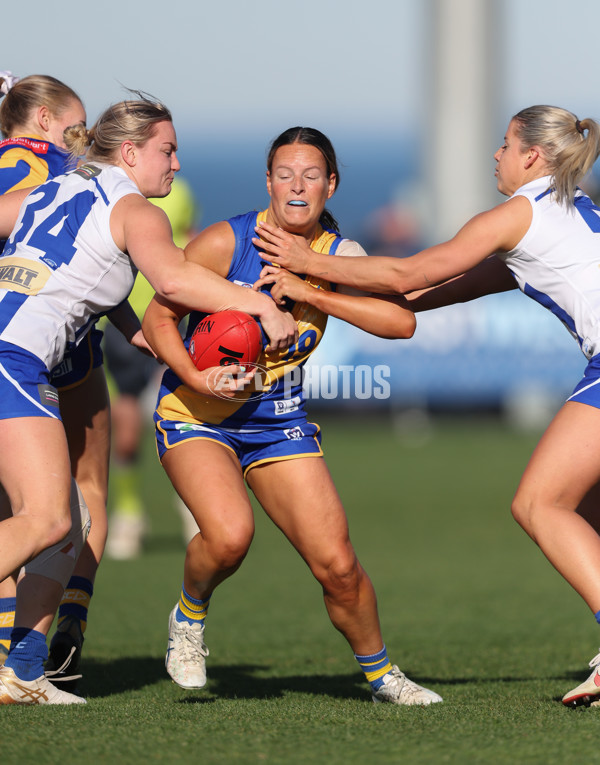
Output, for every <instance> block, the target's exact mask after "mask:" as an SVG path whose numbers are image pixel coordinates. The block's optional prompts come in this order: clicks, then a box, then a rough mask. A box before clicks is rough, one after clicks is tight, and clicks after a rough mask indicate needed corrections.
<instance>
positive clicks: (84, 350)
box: [50, 327, 104, 390]
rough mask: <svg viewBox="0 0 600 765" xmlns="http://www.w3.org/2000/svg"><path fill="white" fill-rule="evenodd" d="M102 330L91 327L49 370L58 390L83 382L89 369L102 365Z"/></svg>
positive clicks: (73, 386) (87, 375)
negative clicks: (58, 362)
mask: <svg viewBox="0 0 600 765" xmlns="http://www.w3.org/2000/svg"><path fill="white" fill-rule="evenodd" d="M101 340H102V332H101V331H100V330H99V329H96V327H92V328H91V329H90V331H89V332H88V333H87V335H86V336H85V337H84V338H82V340H81V342H80V343H79V344H78V345H77V346H76V347H75V348H73V349H72V350H70V351H67V353H65V355H64V357H63V360H62V361H61V362H60V364H57V365H56V366H55V367H54V369H52V371H51V372H50V380H51V381H52V384H53V385H55V386H56V387H57V388H58V389H59V390H68V389H69V388H76V387H77V386H78V385H81V383H82V382H85V380H87V378H88V377H89V375H90V373H91V371H92V370H93V369H96V368H97V367H100V366H102V362H103V361H104V357H103V355H102V347H101V345H100V342H101Z"/></svg>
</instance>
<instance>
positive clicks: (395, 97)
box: [0, 0, 600, 426]
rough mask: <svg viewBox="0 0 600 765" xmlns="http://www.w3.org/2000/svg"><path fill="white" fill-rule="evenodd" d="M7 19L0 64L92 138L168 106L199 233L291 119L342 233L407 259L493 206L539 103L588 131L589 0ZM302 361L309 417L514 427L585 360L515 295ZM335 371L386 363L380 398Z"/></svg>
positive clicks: (466, 0) (325, 1) (257, 176)
mask: <svg viewBox="0 0 600 765" xmlns="http://www.w3.org/2000/svg"><path fill="white" fill-rule="evenodd" d="M11 13H12V17H11V16H10V15H9V12H8V11H7V10H5V12H4V14H3V24H4V30H5V33H4V35H3V44H2V55H1V58H0V68H2V69H8V70H11V71H12V72H13V73H14V74H16V75H19V76H24V75H27V74H34V73H43V74H52V75H54V76H56V77H58V78H60V79H62V80H64V81H65V82H66V83H68V84H69V85H71V86H72V87H73V88H74V89H75V90H76V91H77V92H78V93H79V94H80V95H81V97H82V98H83V101H84V103H85V105H86V108H87V112H88V122H89V124H91V123H93V121H94V120H95V118H96V117H97V116H98V114H99V113H100V112H101V111H102V110H103V109H104V108H105V107H106V106H108V105H109V104H110V103H112V102H115V101H119V100H122V99H123V98H125V97H127V91H126V90H125V88H133V89H139V90H142V91H145V92H148V93H150V94H152V95H154V96H156V97H157V98H160V99H161V100H163V101H164V102H165V103H167V105H168V106H169V107H170V108H171V110H172V112H173V115H174V120H175V125H176V128H177V131H178V138H179V143H180V151H179V156H180V160H181V163H182V172H181V175H182V176H184V177H185V179H186V180H187V181H188V183H189V185H190V186H191V188H192V190H193V193H194V196H195V198H196V202H197V210H198V213H197V220H196V227H204V226H206V225H208V224H210V223H212V222H214V221H216V220H220V219H222V218H226V217H229V216H231V215H234V214H238V213H241V212H245V211H247V210H248V209H253V208H257V209H259V208H262V207H264V206H266V204H267V195H266V190H265V177H264V173H265V155H266V149H267V146H268V143H269V142H270V140H271V139H272V138H273V137H275V136H276V135H278V134H279V133H280V132H281V131H282V130H284V129H286V128H287V127H290V126H292V125H299V124H303V125H310V126H313V127H317V128H319V129H320V130H322V131H323V132H325V133H326V134H327V135H328V136H329V137H330V138H331V139H332V141H333V143H334V145H335V147H336V150H337V152H338V157H339V161H340V164H341V185H340V188H339V190H338V192H337V193H336V195H335V197H334V198H333V200H332V201H331V204H330V209H331V210H332V212H333V213H334V215H335V216H336V217H337V219H338V221H339V222H340V224H341V230H342V233H343V234H344V235H345V236H347V237H350V238H356V239H358V240H359V241H360V242H361V243H362V244H363V245H364V246H365V248H366V249H367V250H368V252H370V253H384V254H387V255H390V256H392V257H401V256H405V255H406V254H410V253H412V252H415V251H416V250H418V249H419V248H421V247H422V246H423V245H426V244H431V243H434V242H435V241H439V240H440V239H443V238H447V237H449V236H451V235H452V234H453V233H454V232H455V231H456V230H457V228H458V227H459V226H460V225H461V224H462V223H463V222H465V221H466V219H467V218H468V217H469V216H470V215H471V214H473V213H475V212H477V211H479V210H482V209H484V208H486V207H490V206H492V205H494V204H496V203H498V202H499V201H501V197H500V196H499V194H498V193H497V192H496V191H495V179H494V160H493V154H494V152H495V150H496V149H497V148H498V146H500V145H501V143H502V140H503V136H504V132H505V130H506V127H507V124H508V122H509V120H510V117H511V116H512V115H513V114H514V113H515V112H516V111H518V110H519V109H521V108H523V107H525V106H529V105H531V104H534V103H552V104H556V105H560V106H563V107H566V108H568V109H570V110H572V111H573V112H575V113H576V114H577V116H578V117H580V118H584V117H600V104H598V94H597V88H596V87H595V85H596V77H595V72H596V69H597V59H596V45H597V37H598V29H600V5H599V4H598V3H597V0H580V2H578V3H577V4H575V5H573V4H571V5H569V6H567V5H565V3H564V2H563V0H371V2H369V3H366V2H364V0H344V2H341V0H304V2H303V3H300V4H286V3H281V2H278V1H277V0H254V1H253V2H251V3H250V2H247V0H227V2H212V3H208V2H203V1H200V2H197V3H189V2H188V1H187V0H185V2H184V0H171V2H169V3H164V2H162V1H159V0H143V1H142V0H120V1H119V2H116V1H115V0H105V2H104V3H103V4H102V5H101V6H100V5H99V6H85V7H84V6H76V7H71V8H69V9H68V10H63V9H62V8H61V10H58V11H57V10H56V9H55V8H53V7H51V6H50V5H49V4H48V3H44V2H42V1H41V0H31V1H30V2H29V3H28V4H27V8H26V17H27V20H26V21H27V23H26V24H24V23H23V21H24V20H23V14H24V13H25V11H23V10H22V9H21V10H20V11H19V12H18V13H17V11H16V10H14V9H13V10H12V11H11ZM13 23H14V28H15V32H14V34H13V33H11V31H10V30H11V25H12V24H13ZM589 184H590V188H594V186H595V178H594V177H591V178H590V179H589ZM313 364H314V365H317V366H318V367H319V370H320V371H319V372H318V373H317V374H318V375H320V377H319V380H318V383H319V384H318V385H317V386H316V388H315V389H313V391H312V395H311V391H310V390H309V395H311V397H312V398H313V399H314V405H315V406H317V407H318V406H320V405H323V406H326V407H327V408H328V409H332V408H336V407H337V408H339V407H342V408H343V407H346V406H347V407H354V408H356V407H358V406H360V407H365V406H369V407H371V406H376V407H378V408H379V409H380V410H383V411H386V410H390V411H392V412H393V413H394V414H395V415H398V414H399V415H402V414H403V413H406V412H409V413H410V412H430V411H442V410H443V411H446V410H458V411H499V412H502V413H504V414H506V415H507V416H508V417H509V418H513V419H514V420H515V421H516V422H518V423H520V424H521V425H524V426H527V424H528V423H529V422H530V421H531V422H533V423H534V424H539V422H540V421H542V420H544V418H546V417H547V416H548V413H549V412H551V411H552V410H553V409H554V408H555V407H557V406H558V404H559V403H560V401H561V400H562V398H564V396H565V395H566V394H568V392H570V390H571V388H572V386H573V385H574V383H575V382H576V380H577V379H578V375H579V374H580V372H581V370H582V369H583V367H584V359H583V356H581V354H580V352H579V350H578V348H577V347H576V344H575V343H574V342H573V341H572V339H571V338H570V337H569V335H568V334H567V332H566V331H565V330H564V329H563V328H562V327H561V326H559V325H558V323H557V322H556V319H554V318H553V317H552V316H550V315H549V314H547V313H546V312H545V311H544V310H543V309H542V308H540V307H539V306H537V305H535V304H533V302H532V301H529V300H527V299H526V298H524V297H523V296H521V295H520V294H519V293H514V294H512V293H511V294H504V295H499V296H493V297H488V298H484V299H482V300H479V301H476V302H474V303H472V304H469V305H466V306H457V307H451V308H447V309H442V310H439V311H436V312H432V313H431V314H423V315H421V316H419V326H418V329H417V332H416V334H415V337H414V338H413V339H412V340H410V341H396V342H392V341H382V340H377V339H375V338H372V337H370V336H367V335H365V334H364V333H362V332H360V331H359V330H356V329H353V328H351V327H349V326H347V325H343V324H341V323H339V322H336V321H332V322H331V325H330V328H329V331H328V334H327V335H326V338H325V341H324V343H323V344H322V345H321V348H320V349H319V351H318V354H316V355H315V358H314V361H313ZM324 365H329V367H328V370H327V371H326V373H323V371H322V370H323V367H324ZM332 365H333V367H334V368H335V370H337V372H336V371H335V370H334V371H332V369H331V366H332ZM344 365H345V366H350V367H352V369H353V370H356V369H357V368H358V367H362V366H363V365H367V367H368V368H369V369H374V368H376V367H377V368H384V372H383V373H382V374H384V376H385V379H386V382H387V384H388V385H387V389H386V390H387V395H382V396H380V397H376V396H375V395H368V394H369V390H368V383H367V382H365V380H364V379H362V380H358V378H353V379H351V380H350V383H349V384H346V385H345V386H344V385H342V383H343V380H342V377H339V378H338V379H337V380H336V379H334V378H333V377H332V375H334V374H339V375H341V374H342V373H341V372H340V371H339V370H340V367H341V366H344ZM385 369H388V370H389V372H385ZM323 374H325V375H326V379H325V378H324V377H323ZM346 374H347V375H348V373H346ZM352 374H355V373H354V372H353V373H352ZM314 379H316V378H314ZM348 379H350V378H348V376H346V383H348ZM357 380H358V381H357ZM313 381H314V380H313ZM370 384H371V385H373V380H371V383H370ZM365 386H366V387H365ZM324 392H325V394H324Z"/></svg>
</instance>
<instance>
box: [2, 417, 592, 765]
mask: <svg viewBox="0 0 600 765" xmlns="http://www.w3.org/2000/svg"><path fill="white" fill-rule="evenodd" d="M321 420H323V418H321ZM322 424H323V430H324V444H323V445H324V448H325V451H326V455H327V458H328V463H329V465H330V468H331V471H332V473H333V475H334V478H335V479H336V482H337V484H338V488H339V490H340V493H341V495H342V498H343V499H344V502H345V504H346V507H347V511H348V515H349V517H350V525H351V530H352V537H353V540H354V543H355V546H356V548H357V550H358V553H359V557H360V559H361V561H362V563H363V565H364V566H365V568H366V569H367V571H368V572H369V573H370V575H371V578H372V580H373V582H374V584H375V587H376V589H377V592H378V597H379V608H380V614H381V620H382V624H383V628H384V637H385V640H386V643H387V645H388V649H389V653H390V658H391V659H392V661H394V662H395V663H398V664H399V665H400V666H401V668H402V669H404V670H405V671H406V672H407V674H409V676H410V677H412V678H413V679H415V680H416V681H418V682H421V683H423V684H425V685H427V686H429V687H431V688H433V689H434V690H436V691H438V692H439V693H441V695H442V696H443V697H444V702H445V703H444V704H440V705H436V706H434V707H431V708H400V707H395V706H392V705H381V704H380V705H374V704H373V703H372V702H371V699H370V694H369V692H368V688H367V686H366V684H365V682H364V681H363V680H362V678H361V675H360V673H359V671H358V667H357V665H356V663H355V661H354V658H353V656H352V653H351V651H350V649H349V648H348V646H347V645H346V643H345V641H344V640H343V639H342V637H341V636H340V635H339V634H338V633H337V632H336V631H335V630H334V629H333V628H332V627H331V625H330V624H329V621H328V619H327V616H326V612H325V609H324V606H323V604H322V600H321V594H320V591H319V588H318V586H317V585H316V583H315V582H314V580H313V579H312V578H311V576H310V574H309V573H308V571H307V570H306V569H305V567H304V564H303V563H302V562H301V561H300V560H299V558H298V556H297V555H296V553H295V552H294V551H293V550H292V549H291V548H290V546H289V544H288V543H287V542H286V540H284V539H283V538H282V537H281V536H280V534H279V532H278V531H277V530H276V529H274V528H273V527H272V526H271V525H269V522H267V521H266V520H265V519H264V517H263V516H262V514H261V513H260V512H257V532H256V537H255V541H254V544H253V547H252V549H251V551H250V554H249V556H248V558H247V559H246V561H245V563H244V565H243V567H242V569H241V570H240V571H239V572H238V573H237V575H236V576H234V577H233V578H232V579H230V580H229V581H228V582H226V583H225V584H224V585H222V586H221V587H220V588H219V590H218V591H217V593H216V594H215V596H214V597H213V599H212V602H211V609H210V613H209V617H208V622H207V625H208V626H207V631H206V639H207V643H208V645H209V648H210V650H211V655H210V657H209V660H208V670H209V683H208V686H207V688H206V689H205V690H203V691H187V692H186V691H184V690H182V689H180V688H179V687H178V686H176V685H174V684H173V683H172V682H171V681H170V679H169V677H168V676H167V675H166V672H165V669H164V664H163V659H164V651H165V646H166V623H167V617H168V613H169V611H170V609H171V608H172V606H173V604H174V603H175V601H176V598H177V596H178V593H179V587H180V584H181V574H182V561H183V546H182V543H181V541H180V540H181V532H180V521H179V517H178V515H177V513H176V512H175V510H174V501H173V495H172V493H171V490H170V487H169V485H168V483H167V481H166V479H165V477H164V475H163V473H162V471H161V469H160V467H159V466H158V463H157V462H156V460H155V458H154V456H153V454H152V444H151V440H150V438H149V439H148V444H149V448H148V453H147V457H146V479H147V483H146V485H145V492H146V499H147V504H148V511H149V514H150V518H151V524H152V525H151V535H150V538H149V540H148V545H147V548H146V551H145V553H144V555H143V556H142V557H141V558H140V559H139V560H136V561H132V562H115V561H109V560H107V561H105V562H104V563H103V564H102V567H101V569H100V572H99V575H98V579H97V582H96V594H95V596H94V599H93V601H92V606H91V610H90V621H89V624H88V630H87V633H86V645H85V649H84V668H83V669H84V685H83V687H82V690H83V692H84V694H85V695H86V696H87V698H88V704H87V706H85V707H77V708H71V707H63V708H61V707H54V708H52V707H38V708H30V707H3V708H2V712H1V714H2V723H1V728H0V763H2V765H17V763H19V765H22V764H23V763H34V762H36V763H37V762H39V763H44V765H53V764H54V763H64V762H71V761H75V762H79V763H84V764H85V763H88V762H89V763H92V762H93V763H112V764H114V765H120V764H121V763H138V762H139V763H142V762H148V763H261V762H267V763H306V762H312V763H316V764H319V765H320V763H346V764H347V763H363V762H377V763H565V762H567V763H568V762H578V761H581V762H583V761H587V762H599V761H600V756H599V755H598V754H597V749H598V746H597V739H598V725H599V722H600V710H594V709H579V710H575V711H573V710H568V709H566V708H564V707H563V706H562V704H561V703H560V697H561V696H562V694H563V693H564V692H565V691H566V690H568V689H569V688H570V687H572V686H573V685H575V684H576V683H577V682H578V681H579V680H580V679H582V678H583V677H584V676H585V668H586V661H587V660H588V659H589V658H591V656H592V655H593V654H594V652H595V651H596V649H597V646H598V634H597V627H596V625H595V624H594V620H593V617H592V616H591V615H590V614H589V613H588V611H587V608H586V606H585V605H584V604H583V602H582V601H580V600H579V599H578V597H577V596H576V595H575V594H574V593H572V592H571V590H570V589H569V587H568V586H567V585H566V584H565V583H564V582H563V580H562V579H561V578H560V577H559V575H558V574H557V573H556V572H554V570H553V569H552V568H551V566H550V565H549V564H548V563H547V561H546V560H545V558H544V557H543V556H542V554H541V553H540V552H539V551H538V549H537V548H536V547H535V546H534V545H533V543H532V542H530V541H529V539H527V537H526V536H525V534H524V533H523V532H522V531H521V530H520V529H519V528H518V527H517V525H516V524H515V523H514V521H513V520H512V519H511V517H510V511H509V506H510V499H511V496H512V493H513V491H514V489H515V487H516V484H517V481H518V478H519V475H520V472H521V470H522V469H523V467H524V465H525V462H526V459H527V456H528V454H529V453H530V452H531V450H532V448H533V446H534V444H535V441H536V440H537V434H523V433H518V432H515V431H512V430H510V429H508V428H506V427H504V426H502V424H501V423H499V422H496V421H491V420H467V421H463V422H460V421H457V420H452V421H448V420H437V421H435V422H434V424H433V428H432V430H431V432H430V433H429V435H428V437H427V438H423V437H422V433H420V432H417V431H411V430H408V431H407V432H398V430H397V429H395V428H393V427H391V425H389V424H386V423H381V422H379V423H371V424H369V423H365V422H364V421H359V420H358V419H357V418H353V417H349V418H348V421H347V422H345V423H341V422H331V423H327V422H326V421H322Z"/></svg>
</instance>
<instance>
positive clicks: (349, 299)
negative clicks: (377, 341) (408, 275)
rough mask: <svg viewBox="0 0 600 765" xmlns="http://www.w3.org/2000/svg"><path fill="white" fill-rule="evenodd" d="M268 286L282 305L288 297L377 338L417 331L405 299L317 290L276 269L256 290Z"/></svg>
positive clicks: (266, 273)
mask: <svg viewBox="0 0 600 765" xmlns="http://www.w3.org/2000/svg"><path fill="white" fill-rule="evenodd" d="M266 284H270V285H272V286H271V297H273V298H274V299H275V300H276V301H277V302H279V303H284V301H285V298H286V297H287V298H290V299H291V300H293V301H295V302H299V303H308V304H309V305H312V306H314V307H315V308H317V309H318V310H319V311H323V313H326V314H329V315H330V316H335V317H336V318H338V319H342V320H343V321H347V322H348V323H349V324H353V325H354V326H355V327H358V328H359V329H363V330H364V331H365V332H370V333H371V334H372V335H377V336H378V337H385V338H391V339H398V338H408V337H412V336H413V334H414V331H415V327H416V321H415V316H414V314H413V312H412V311H411V310H410V309H409V307H408V303H407V301H406V300H405V298H404V297H402V296H394V297H391V296H389V297H388V296H384V295H368V294H366V293H360V292H357V291H355V290H352V289H351V288H349V287H343V286H342V287H340V288H339V289H338V291H337V292H331V291H329V290H325V289H321V288H318V287H314V286H313V285H312V284H310V283H308V282H306V281H304V279H300V278H299V277H298V276H296V275H295V274H291V273H290V272H289V271H287V270H286V269H284V268H278V267H277V266H265V267H264V268H263V270H262V272H261V278H260V279H259V281H257V282H256V283H255V285H254V288H255V289H260V288H261V287H262V286H263V285H266Z"/></svg>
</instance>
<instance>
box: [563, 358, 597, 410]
mask: <svg viewBox="0 0 600 765" xmlns="http://www.w3.org/2000/svg"><path fill="white" fill-rule="evenodd" d="M567 401H577V402H579V403H580V404H589V405H590V406H595V407H596V409H600V353H599V354H596V355H595V356H594V357H593V358H591V359H590V361H589V363H588V365H587V367H586V368H585V372H584V373H583V379H582V380H580V381H579V382H578V383H577V385H576V386H575V388H574V390H573V393H571V395H570V396H569V398H568V399H567Z"/></svg>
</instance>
